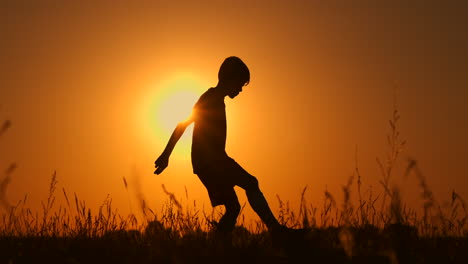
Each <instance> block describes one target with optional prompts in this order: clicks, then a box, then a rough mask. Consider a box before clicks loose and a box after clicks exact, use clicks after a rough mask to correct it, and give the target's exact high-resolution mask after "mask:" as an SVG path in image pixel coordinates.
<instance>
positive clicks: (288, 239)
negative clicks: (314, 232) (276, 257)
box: [271, 225, 308, 247]
mask: <svg viewBox="0 0 468 264" xmlns="http://www.w3.org/2000/svg"><path fill="white" fill-rule="evenodd" d="M307 233H308V230H307V229H304V228H298V229H296V228H289V227H287V226H284V225H281V226H279V227H277V228H274V229H273V230H272V231H271V236H272V241H273V246H276V247H284V246H286V245H287V246H291V245H294V244H296V243H301V242H304V239H305V238H306V235H307Z"/></svg>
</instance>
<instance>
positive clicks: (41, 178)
mask: <svg viewBox="0 0 468 264" xmlns="http://www.w3.org/2000/svg"><path fill="white" fill-rule="evenodd" d="M47 2H48V1H42V2H41V4H38V3H36V2H35V1H2V3H1V5H2V6H1V9H0V12H1V13H0V33H1V35H2V41H1V42H0V58H1V60H0V61H1V63H0V74H1V75H0V89H1V90H0V106H1V108H0V121H1V122H3V120H5V119H10V120H11V121H12V126H11V128H10V129H9V130H8V131H7V133H5V134H4V135H3V136H1V137H0V169H1V170H3V168H7V167H8V165H9V164H10V163H11V162H16V163H17V164H18V168H17V169H16V171H15V172H14V173H13V175H12V181H11V184H10V186H9V188H8V193H7V196H8V199H9V201H10V202H11V203H16V202H17V201H18V200H19V199H21V198H22V197H24V195H25V194H28V195H29V204H30V205H31V206H32V207H34V206H39V205H40V201H41V200H45V199H46V198H47V191H48V185H49V182H50V178H51V175H52V173H53V172H54V171H57V177H58V181H59V186H58V187H59V190H60V192H58V193H57V196H60V197H61V188H65V189H66V190H67V191H68V192H69V193H73V192H76V193H77V195H78V196H79V197H80V198H82V199H84V200H86V201H87V204H88V205H90V206H98V205H99V204H100V203H101V202H102V201H103V200H104V199H105V197H106V196H107V194H110V195H111V197H112V198H113V201H114V206H116V207H118V209H119V211H120V212H123V213H128V212H129V210H130V206H129V201H128V199H129V198H128V197H129V196H130V199H132V207H133V210H134V211H136V209H135V208H136V205H135V195H134V192H135V190H137V189H139V188H140V190H141V193H142V194H143V195H144V197H145V198H146V199H147V200H148V202H149V204H150V206H152V207H154V208H159V206H160V205H161V202H162V201H164V200H165V199H166V196H165V194H164V193H163V191H162V188H161V184H164V185H165V186H166V187H167V189H168V190H170V191H173V192H175V194H176V195H177V196H179V197H181V198H182V197H183V198H184V199H185V192H184V187H187V189H188V192H189V200H193V199H196V200H197V202H198V204H199V205H200V206H201V204H204V206H205V208H210V205H209V202H208V196H207V194H206V191H205V189H204V188H203V186H202V185H201V183H200V182H199V180H198V179H197V178H196V176H195V175H193V174H192V170H191V164H190V135H189V131H187V132H186V134H187V135H185V138H183V139H182V141H181V142H179V145H178V146H176V149H175V150H174V152H173V155H172V157H171V161H170V165H169V168H168V169H167V170H166V171H165V172H164V173H163V174H162V175H159V176H156V175H153V170H154V169H153V162H154V160H155V159H156V158H157V157H158V156H159V154H160V153H161V151H162V150H163V148H164V146H165V144H166V142H167V140H168V138H169V133H170V131H169V130H167V128H164V126H163V125H161V124H162V120H161V115H163V116H164V114H161V111H163V110H164V109H163V110H162V108H161V105H162V104H163V100H162V99H161V98H166V97H167V98H169V97H170V95H171V89H176V88H172V87H177V85H178V83H187V84H193V87H189V88H188V89H189V90H191V91H192V93H197V92H198V93H199V94H201V93H202V92H203V91H204V90H205V89H207V88H209V87H212V86H215V85H216V82H217V71H218V68H219V65H220V64H221V62H222V61H223V59H224V58H225V57H227V56H231V55H236V56H239V57H241V58H242V59H243V60H244V61H245V63H246V64H247V65H248V66H249V68H250V70H251V76H252V77H251V82H250V84H249V86H247V87H246V88H245V89H244V92H243V93H241V95H240V96H238V97H237V98H235V99H234V100H231V99H229V98H227V99H226V109H227V117H228V138H227V152H228V154H229V155H230V156H232V157H233V158H234V159H235V160H237V161H238V162H239V163H240V164H241V165H242V166H243V167H244V168H245V169H247V170H248V171H249V172H250V173H251V174H253V175H255V176H256V177H257V178H258V179H259V181H260V187H261V189H262V190H263V192H264V194H265V196H266V198H267V200H269V201H270V202H271V206H272V207H273V208H274V209H276V208H277V207H278V202H277V199H276V195H279V196H280V197H281V198H282V199H283V200H289V201H290V202H291V205H292V206H293V207H294V206H296V207H297V206H298V200H299V198H300V194H301V191H302V189H303V188H304V187H305V186H308V192H307V199H308V201H309V202H312V203H313V204H315V205H316V206H321V204H322V198H323V192H324V191H325V189H326V188H327V189H328V190H329V191H331V192H332V194H335V195H336V197H337V199H339V198H338V197H341V193H342V189H341V188H342V186H343V185H345V184H346V182H347V179H348V177H349V176H350V175H352V174H353V170H354V162H355V161H354V160H355V149H356V146H357V148H358V161H359V168H360V172H361V175H362V177H363V178H362V181H363V184H364V187H363V189H364V190H368V186H370V185H372V186H373V191H374V192H376V193H379V192H382V188H380V186H379V183H378V181H379V180H380V179H381V175H380V172H379V169H378V166H377V163H376V158H377V157H381V158H382V157H384V155H385V152H386V150H387V145H386V135H387V134H388V132H389V125H388V119H389V118H390V117H391V113H392V103H393V88H394V87H398V98H397V102H398V108H399V110H400V112H401V116H402V118H401V122H400V125H401V126H400V131H401V134H402V138H404V139H406V140H407V142H408V143H407V145H406V148H405V150H404V152H403V153H402V154H401V156H400V163H399V170H398V171H397V173H396V174H395V175H394V178H393V181H392V184H393V183H394V184H399V186H400V188H401V189H402V193H403V198H404V200H405V201H407V202H409V203H411V204H413V205H414V206H420V205H421V200H420V199H419V198H418V197H419V193H420V192H421V189H420V188H419V186H418V183H417V181H416V180H415V179H414V178H410V179H404V177H403V175H402V173H401V170H402V169H404V166H405V162H406V160H407V159H408V158H410V157H411V158H415V159H417V160H418V161H419V165H420V168H421V169H422V171H423V173H424V175H425V176H426V178H427V181H428V184H429V187H430V188H431V189H432V190H433V191H434V194H435V198H436V199H438V200H439V201H440V202H442V201H448V200H449V199H450V197H451V191H452V190H453V189H455V191H456V192H458V193H459V194H461V195H462V197H464V198H465V199H468V180H467V176H468V175H467V171H468V169H467V167H466V163H467V161H468V151H467V149H468V140H467V138H466V135H467V134H468V116H467V115H466V113H467V112H468V109H467V108H468V107H467V104H466V101H467V99H468V91H467V89H466V88H467V84H468V77H467V76H468V75H467V74H466V69H467V66H466V63H467V61H468V56H467V55H468V52H467V49H468V48H467V47H468V39H467V37H466V34H464V33H463V32H464V31H465V29H464V25H467V24H468V21H467V18H466V16H465V14H466V12H465V11H466V8H464V7H462V6H456V5H453V6H452V5H449V4H447V5H446V6H436V5H432V4H429V3H427V1H424V5H423V4H422V3H423V1H421V4H415V3H414V2H412V3H413V4H412V5H410V4H408V3H406V1H401V3H399V2H398V1H392V2H391V3H387V4H380V3H379V4H376V3H373V2H374V1H357V2H356V1H353V4H351V3H348V2H347V1H346V4H338V3H337V2H334V3H333V4H330V3H331V2H329V1H327V3H328V4H329V5H325V4H319V3H318V2H319V1H287V2H285V1H281V2H279V1H278V2H276V1H223V4H220V3H218V2H219V1H213V2H212V3H210V2H203V1H202V2H199V1H197V4H196V5H195V4H194V3H190V2H189V3H185V4H182V3H181V2H177V3H178V4H176V3H173V2H176V1H140V2H138V4H137V3H136V2H137V1H134V2H132V4H117V3H116V2H115V1H108V2H109V4H106V3H107V2H106V1H101V2H100V4H98V5H96V4H92V5H91V4H89V5H84V4H69V3H68V4H64V3H54V4H52V3H50V4H47ZM80 2H81V1H80ZM110 2H112V3H110ZM343 2H345V1H343ZM371 3H372V4H371ZM177 89H179V88H177ZM174 122H177V120H176V121H174ZM2 177H3V176H2ZM123 177H126V178H127V179H128V181H129V184H130V187H131V190H130V195H128V194H127V193H126V191H125V188H124V185H123V180H122V178H123ZM137 186H140V187H137ZM354 187H355V185H354ZM352 190H353V194H356V188H354V189H352ZM238 193H239V195H240V200H241V203H242V204H243V203H244V202H245V201H246V199H245V195H244V194H243V192H242V191H241V190H239V192H238ZM60 197H59V198H60ZM339 201H340V200H339ZM340 203H341V202H340ZM247 207H248V206H247ZM246 210H250V208H248V209H246Z"/></svg>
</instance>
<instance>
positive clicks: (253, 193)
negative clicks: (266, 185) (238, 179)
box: [240, 175, 280, 230]
mask: <svg viewBox="0 0 468 264" xmlns="http://www.w3.org/2000/svg"><path fill="white" fill-rule="evenodd" d="M249 176H250V177H249V180H248V181H247V182H246V183H245V184H244V186H240V187H242V188H244V190H245V192H246V194H247V199H248V201H249V204H250V206H251V207H252V209H253V210H254V211H255V213H257V215H258V216H259V217H260V219H262V221H263V222H264V223H265V225H266V226H267V227H268V229H270V230H272V229H275V228H278V227H280V224H279V222H278V220H277V219H276V217H275V216H274V215H273V212H272V211H271V209H270V206H269V205H268V202H267V200H266V199H265V196H263V193H262V192H261V190H260V188H259V186H258V180H257V178H255V177H254V176H252V175H249Z"/></svg>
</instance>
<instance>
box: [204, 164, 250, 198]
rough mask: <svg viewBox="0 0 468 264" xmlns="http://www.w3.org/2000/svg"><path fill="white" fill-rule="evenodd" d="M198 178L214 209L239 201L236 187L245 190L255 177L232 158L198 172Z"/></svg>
mask: <svg viewBox="0 0 468 264" xmlns="http://www.w3.org/2000/svg"><path fill="white" fill-rule="evenodd" d="M197 176H198V178H200V180H201V182H202V183H203V185H204V186H205V187H206V189H207V190H208V195H209V197H210V201H211V205H212V206H213V207H215V206H217V205H221V204H225V203H227V202H229V201H233V200H235V201H237V195H236V192H235V191H234V186H235V185H237V186H240V187H243V188H245V186H248V184H251V183H252V180H254V181H256V179H255V177H254V176H252V175H250V174H249V173H248V172H247V171H246V170H244V168H242V167H241V166H240V165H239V164H237V162H236V161H235V160H233V159H231V158H226V159H223V161H221V162H217V163H216V164H213V165H210V166H207V167H204V168H203V169H198V170H197Z"/></svg>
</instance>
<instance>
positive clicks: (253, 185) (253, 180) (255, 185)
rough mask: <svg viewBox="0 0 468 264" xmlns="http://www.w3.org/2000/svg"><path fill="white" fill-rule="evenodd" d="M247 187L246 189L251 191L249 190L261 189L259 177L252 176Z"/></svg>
mask: <svg viewBox="0 0 468 264" xmlns="http://www.w3.org/2000/svg"><path fill="white" fill-rule="evenodd" d="M245 187H246V188H245V189H246V191H249V190H252V191H255V190H258V189H259V186H258V180H257V178H255V177H254V176H251V177H250V178H249V180H248V182H247V186H245Z"/></svg>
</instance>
